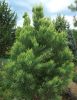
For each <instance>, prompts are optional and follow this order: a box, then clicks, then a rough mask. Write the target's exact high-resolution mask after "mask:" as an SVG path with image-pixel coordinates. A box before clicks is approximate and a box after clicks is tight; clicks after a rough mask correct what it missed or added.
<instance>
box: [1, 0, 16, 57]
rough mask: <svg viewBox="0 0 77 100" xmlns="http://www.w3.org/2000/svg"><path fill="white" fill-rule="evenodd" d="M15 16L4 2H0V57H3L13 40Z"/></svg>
mask: <svg viewBox="0 0 77 100" xmlns="http://www.w3.org/2000/svg"><path fill="white" fill-rule="evenodd" d="M15 25H16V14H15V12H12V11H11V9H10V8H9V7H8V4H7V3H6V2H5V0H3V1H0V56H1V55H5V53H6V52H7V51H8V50H9V48H10V46H12V44H13V42H14V39H15Z"/></svg>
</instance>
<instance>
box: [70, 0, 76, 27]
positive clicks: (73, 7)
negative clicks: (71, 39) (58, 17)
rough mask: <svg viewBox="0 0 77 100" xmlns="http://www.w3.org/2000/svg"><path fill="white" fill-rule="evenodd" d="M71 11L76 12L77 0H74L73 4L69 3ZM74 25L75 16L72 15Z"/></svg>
mask: <svg viewBox="0 0 77 100" xmlns="http://www.w3.org/2000/svg"><path fill="white" fill-rule="evenodd" d="M68 8H69V9H70V10H71V11H72V12H77V0H74V4H71V5H70V6H69V7H68ZM74 26H75V27H76V26H77V18H76V16H74Z"/></svg>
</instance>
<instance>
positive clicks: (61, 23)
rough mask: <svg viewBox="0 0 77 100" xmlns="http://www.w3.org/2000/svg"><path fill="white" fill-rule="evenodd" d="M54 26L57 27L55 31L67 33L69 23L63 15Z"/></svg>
mask: <svg viewBox="0 0 77 100" xmlns="http://www.w3.org/2000/svg"><path fill="white" fill-rule="evenodd" d="M54 25H55V29H56V30H57V31H58V32H62V31H66V29H67V21H66V20H65V17H64V16H63V17H62V16H61V15H58V16H57V18H56V21H55V22H54Z"/></svg>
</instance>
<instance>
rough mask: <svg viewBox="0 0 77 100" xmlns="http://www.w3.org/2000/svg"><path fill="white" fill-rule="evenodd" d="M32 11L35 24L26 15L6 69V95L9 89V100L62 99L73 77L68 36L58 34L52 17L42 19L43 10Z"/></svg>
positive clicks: (36, 8) (62, 33) (38, 7)
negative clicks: (15, 99)
mask: <svg viewBox="0 0 77 100" xmlns="http://www.w3.org/2000/svg"><path fill="white" fill-rule="evenodd" d="M33 9H35V10H34V12H33V23H35V24H34V26H33V27H32V26H31V25H30V21H29V16H28V15H27V14H26V15H25V16H24V24H23V27H22V29H21V32H20V34H19V36H18V38H17V40H16V42H15V43H14V45H13V47H12V50H11V59H10V60H9V62H8V64H7V65H6V66H5V72H6V76H5V77H4V80H6V89H5V91H4V92H5V93H6V95H7V93H8V92H7V90H8V91H10V94H12V95H9V96H8V97H9V100H12V99H14V98H17V99H18V100H23V99H25V100H60V99H61V97H60V95H61V93H62V92H63V91H64V90H65V88H67V86H68V83H69V82H70V81H71V79H72V75H73V63H72V60H73V55H72V52H71V51H70V50H69V48H68V42H67V41H68V40H67V34H66V32H60V33H59V32H57V31H56V30H55V27H54V25H53V23H52V22H51V20H50V19H49V18H46V17H44V16H42V17H41V16H40V14H41V15H43V8H41V7H40V6H37V7H34V8H33ZM41 11H42V12H41ZM38 14H39V15H38ZM34 15H35V16H34ZM38 18H39V21H40V25H39V27H38V26H37V24H38V23H39V22H38ZM35 20H36V21H35ZM10 98H11V99H10ZM6 100H8V98H6Z"/></svg>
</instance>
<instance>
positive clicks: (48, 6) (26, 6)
mask: <svg viewBox="0 0 77 100" xmlns="http://www.w3.org/2000/svg"><path fill="white" fill-rule="evenodd" d="M5 1H6V2H8V4H9V6H10V7H11V9H12V10H13V11H15V12H16V13H17V16H18V17H17V26H22V25H23V18H22V16H23V14H24V12H28V14H29V16H30V19H31V21H32V7H33V6H34V5H39V4H42V5H43V7H44V14H45V16H48V17H50V18H51V19H52V20H53V19H55V18H56V17H57V15H58V14H61V15H64V16H65V18H66V20H68V22H69V23H70V26H71V28H73V16H74V15H75V12H71V11H70V10H69V9H68V6H69V5H70V4H71V3H73V2H74V0H5Z"/></svg>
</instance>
